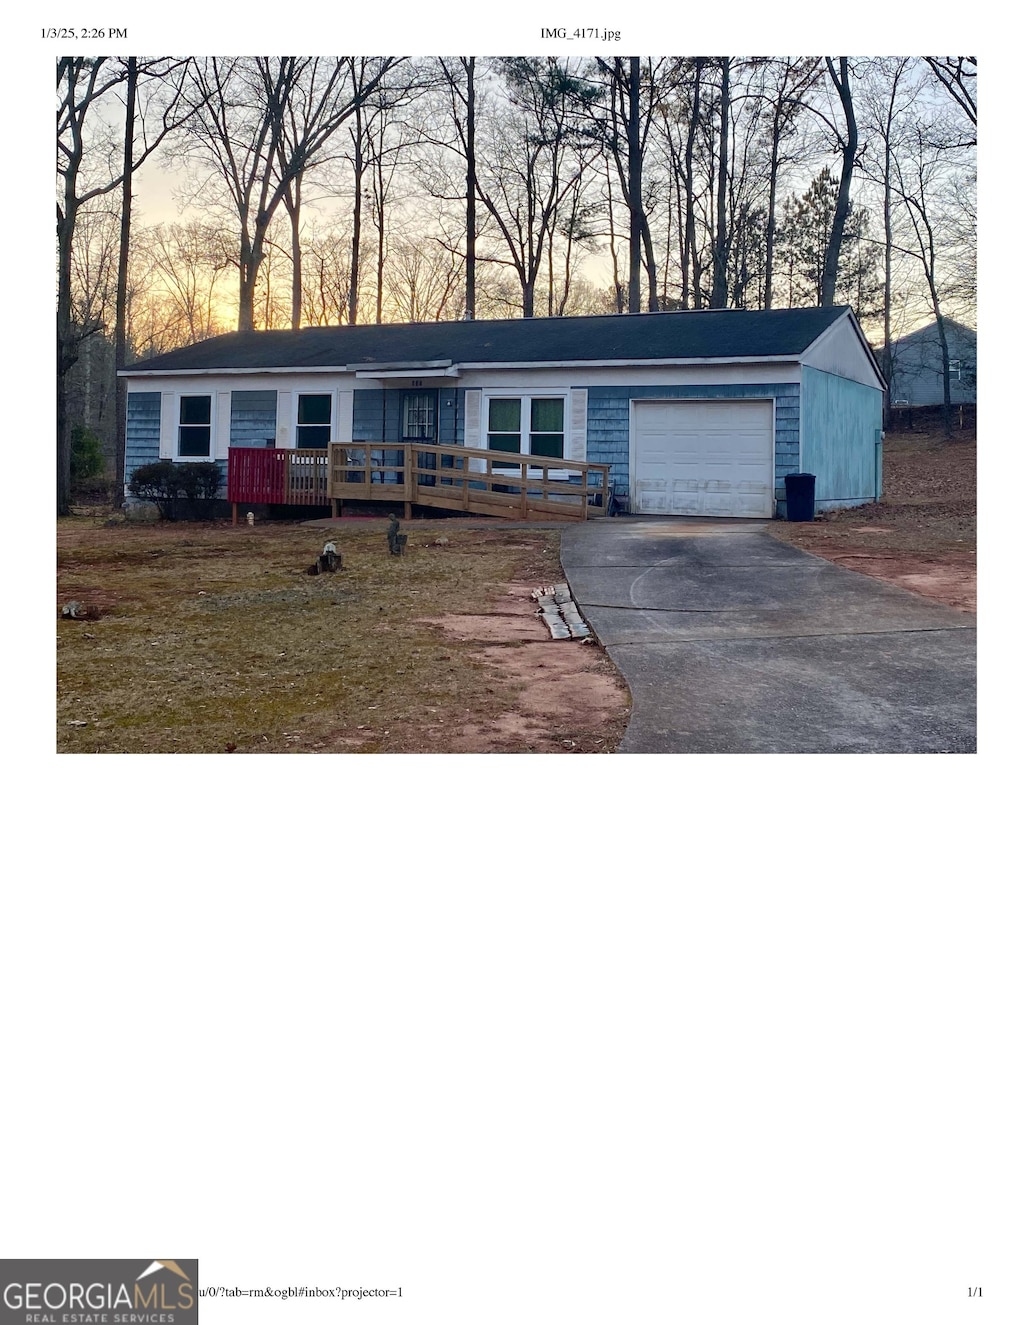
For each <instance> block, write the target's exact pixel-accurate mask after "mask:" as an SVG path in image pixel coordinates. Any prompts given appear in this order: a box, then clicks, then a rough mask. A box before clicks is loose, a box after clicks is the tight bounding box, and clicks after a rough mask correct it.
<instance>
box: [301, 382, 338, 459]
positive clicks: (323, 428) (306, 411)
mask: <svg viewBox="0 0 1024 1325" xmlns="http://www.w3.org/2000/svg"><path fill="white" fill-rule="evenodd" d="M330 441H331V397H330V395H326V394H325V395H322V396H320V395H317V396H312V395H310V396H306V395H302V396H299V412H298V417H297V418H296V421H295V445H296V447H297V448H298V449H299V450H300V451H301V450H303V449H304V448H310V449H326V448H327V447H328V446H329V445H330Z"/></svg>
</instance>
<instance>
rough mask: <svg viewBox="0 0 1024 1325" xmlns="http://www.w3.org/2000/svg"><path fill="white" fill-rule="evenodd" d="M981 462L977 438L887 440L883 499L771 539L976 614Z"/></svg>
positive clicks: (916, 435)
mask: <svg viewBox="0 0 1024 1325" xmlns="http://www.w3.org/2000/svg"><path fill="white" fill-rule="evenodd" d="M976 481H977V463H976V444H975V437H974V433H973V431H966V430H965V431H963V432H961V431H959V430H958V431H957V432H956V433H955V436H954V439H953V440H952V441H946V440H944V439H943V437H942V436H941V434H939V433H936V432H921V431H917V432H908V433H890V434H888V435H887V437H886V440H885V446H884V451H883V476H882V491H883V497H882V500H881V501H880V502H876V503H873V504H872V505H870V506H859V507H856V508H854V509H852V510H846V511H832V512H829V513H828V514H827V515H825V516H819V517H818V518H817V519H815V520H814V521H813V522H811V523H808V524H789V523H786V522H783V521H776V522H775V523H773V524H772V525H771V532H772V534H773V535H774V537H776V538H778V539H781V540H782V541H783V542H786V543H791V544H793V545H794V546H795V547H799V548H803V549H804V551H806V552H813V553H814V554H815V555H816V556H819V557H826V558H827V559H828V560H829V561H835V562H837V563H839V564H840V565H842V566H846V567H848V568H849V569H850V570H855V571H859V572H860V573H861V574H863V575H870V576H872V577H873V578H874V579H878V580H886V581H888V582H889V583H890V584H897V585H899V586H900V587H901V588H904V589H909V590H911V591H912V592H914V593H919V594H922V595H923V596H924V597H926V598H934V599H936V600H937V601H939V602H941V603H945V604H947V605H948V606H949V607H955V608H958V609H960V610H961V611H964V612H974V611H976V610H977V547H976V538H977V494H976Z"/></svg>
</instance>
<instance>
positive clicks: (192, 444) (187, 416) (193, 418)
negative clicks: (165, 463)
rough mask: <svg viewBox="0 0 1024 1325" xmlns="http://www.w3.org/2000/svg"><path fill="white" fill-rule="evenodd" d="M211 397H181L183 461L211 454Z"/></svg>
mask: <svg viewBox="0 0 1024 1325" xmlns="http://www.w3.org/2000/svg"><path fill="white" fill-rule="evenodd" d="M211 419H212V410H211V397H210V396H181V397H180V398H179V401H178V455H179V456H180V457H181V458H182V459H190V458H192V457H194V456H208V455H209V454H210V423H211Z"/></svg>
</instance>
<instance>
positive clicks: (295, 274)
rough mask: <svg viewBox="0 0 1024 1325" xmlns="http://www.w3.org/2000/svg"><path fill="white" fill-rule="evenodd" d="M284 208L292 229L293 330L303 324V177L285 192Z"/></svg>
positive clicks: (299, 177)
mask: <svg viewBox="0 0 1024 1325" xmlns="http://www.w3.org/2000/svg"><path fill="white" fill-rule="evenodd" d="M283 201H284V209H285V211H286V212H287V213H288V225H289V229H290V231H291V250H292V330H293V331H297V330H298V329H299V327H300V326H301V325H302V244H301V243H300V239H299V227H300V224H301V219H302V177H301V176H298V177H297V178H296V179H295V182H294V183H293V184H292V185H291V186H290V187H289V188H287V189H285V193H284V199H283Z"/></svg>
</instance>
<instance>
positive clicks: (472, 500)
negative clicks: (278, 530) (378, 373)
mask: <svg viewBox="0 0 1024 1325" xmlns="http://www.w3.org/2000/svg"><path fill="white" fill-rule="evenodd" d="M608 468H609V467H608V466H607V465H597V464H590V463H589V462H586V461H578V460H564V459H562V458H560V457H559V458H551V457H547V456H538V455H520V454H519V453H513V452H508V451H487V450H479V449H476V448H474V447H468V446H433V445H431V446H424V445H423V444H422V443H418V442H387V443H385V442H345V443H332V444H331V445H330V446H329V447H328V448H327V449H326V450H322V449H321V450H288V449H283V448H276V447H267V448H253V447H237V446H233V447H231V448H230V450H229V451H228V500H229V501H230V502H231V503H232V515H233V518H234V519H235V520H236V521H237V518H238V504H239V503H240V502H242V503H245V502H252V503H256V502H258V503H261V504H262V503H269V504H271V505H285V506H328V505H329V506H331V507H332V509H333V511H334V514H335V515H340V514H341V510H342V506H343V504H344V503H345V502H347V501H360V502H363V501H379V502H390V503H391V504H395V503H397V502H401V503H403V504H404V506H405V514H406V518H407V519H408V518H409V517H410V516H411V513H412V507H413V506H414V505H415V506H433V507H437V508H439V509H441V510H447V511H457V512H460V513H461V514H464V515H493V516H497V517H499V518H501V519H506V520H586V519H588V518H591V517H593V516H600V515H607V514H608V495H609V486H608Z"/></svg>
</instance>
